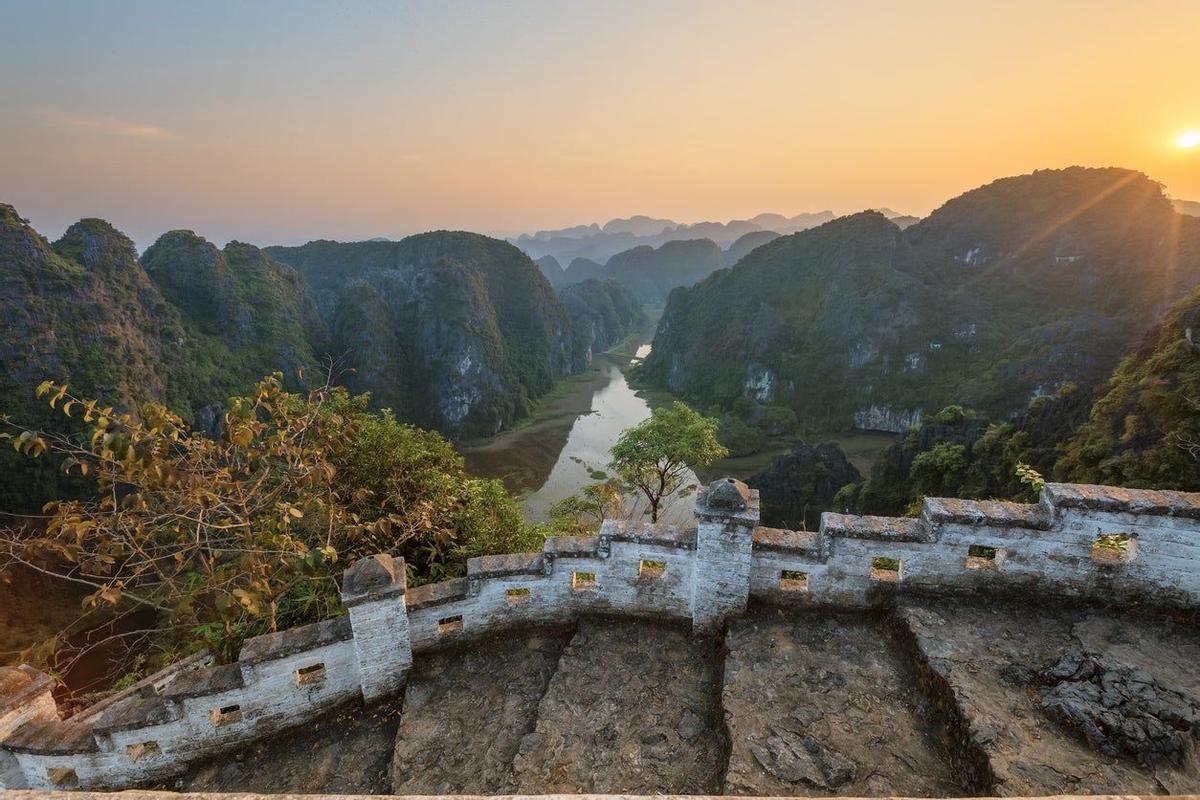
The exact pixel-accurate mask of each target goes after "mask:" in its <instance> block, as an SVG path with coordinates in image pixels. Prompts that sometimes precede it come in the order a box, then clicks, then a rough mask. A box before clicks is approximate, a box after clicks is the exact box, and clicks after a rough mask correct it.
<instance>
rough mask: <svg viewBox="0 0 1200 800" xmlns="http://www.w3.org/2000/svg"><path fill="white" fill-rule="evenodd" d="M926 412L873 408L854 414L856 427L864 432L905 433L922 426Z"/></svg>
mask: <svg viewBox="0 0 1200 800" xmlns="http://www.w3.org/2000/svg"><path fill="white" fill-rule="evenodd" d="M923 414H924V411H923V410H922V409H920V408H909V409H894V408H891V407H888V406H871V407H869V408H863V409H859V410H858V411H855V412H854V427H855V428H858V429H859V430H864V431H887V432H889V433H904V432H905V431H907V430H908V429H909V428H915V427H917V426H918V425H920V424H921V417H922V416H923Z"/></svg>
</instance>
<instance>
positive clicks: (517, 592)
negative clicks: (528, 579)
mask: <svg viewBox="0 0 1200 800" xmlns="http://www.w3.org/2000/svg"><path fill="white" fill-rule="evenodd" d="M530 594H531V592H530V591H529V587H528V586H522V587H520V588H517V589H509V590H508V591H506V592H505V593H504V599H505V600H507V601H508V602H509V605H512V604H515V603H524V602H525V601H526V600H528V599H529V595H530Z"/></svg>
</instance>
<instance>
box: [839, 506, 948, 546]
mask: <svg viewBox="0 0 1200 800" xmlns="http://www.w3.org/2000/svg"><path fill="white" fill-rule="evenodd" d="M821 533H822V534H823V535H828V536H840V537H842V538H843V539H878V540H880V541H888V542H922V541H925V538H926V537H925V532H924V530H923V529H922V526H921V522H920V520H918V519H916V518H914V517H872V516H857V515H854V514H834V513H833V512H830V511H826V512H825V513H824V514H822V515H821Z"/></svg>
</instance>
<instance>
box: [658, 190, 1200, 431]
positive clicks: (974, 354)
mask: <svg viewBox="0 0 1200 800" xmlns="http://www.w3.org/2000/svg"><path fill="white" fill-rule="evenodd" d="M1198 282H1200V221H1198V220H1196V219H1195V218H1191V217H1181V216H1180V215H1179V214H1177V213H1176V212H1175V210H1174V209H1173V208H1172V205H1171V203H1170V201H1169V200H1168V199H1167V198H1166V197H1164V196H1163V194H1162V190H1161V187H1159V186H1158V185H1157V184H1155V183H1154V182H1153V181H1150V180H1149V179H1148V178H1146V177H1145V176H1143V175H1141V174H1139V173H1135V172H1130V171H1128V170H1119V169H1084V168H1070V169H1065V170H1046V171H1041V172H1037V173H1034V174H1032V175H1025V176H1020V177H1016V178H1007V179H1004V180H1000V181H996V182H994V183H992V184H989V185H988V186H984V187H981V188H979V189H976V190H974V191H971V192H968V193H966V194H964V195H962V196H961V197H958V198H955V199H954V200H951V201H950V202H948V203H946V204H945V205H944V206H943V207H942V208H940V209H938V210H937V211H935V212H934V213H933V214H931V215H930V216H929V217H927V218H926V219H924V220H921V221H920V222H918V223H916V224H914V225H911V226H910V227H907V228H904V229H903V230H902V229H901V228H900V227H899V226H898V225H897V224H896V223H895V222H893V221H890V220H888V219H886V218H885V217H884V215H882V214H879V213H876V212H865V213H862V214H856V215H853V216H849V217H843V218H840V219H836V220H834V221H832V222H830V223H828V224H826V225H822V226H821V227H819V228H815V229H813V230H809V231H804V232H801V233H797V234H793V235H791V236H783V237H780V238H778V239H775V240H773V241H770V242H767V243H766V244H762V245H760V246H759V247H757V248H755V249H754V250H752V251H751V252H749V253H748V254H746V255H745V256H743V257H742V258H741V260H740V261H739V262H738V267H737V269H734V270H730V271H722V272H717V273H715V274H714V275H712V276H710V277H709V278H707V279H705V280H704V281H702V282H701V283H699V284H697V285H696V286H694V287H692V288H690V289H687V290H682V291H678V292H676V293H675V294H674V295H673V296H672V298H671V300H670V301H669V302H668V304H667V308H666V310H665V311H664V314H663V317H662V322H661V324H660V327H659V330H658V333H657V335H656V336H655V341H654V350H653V352H652V354H651V356H650V357H649V358H648V359H647V362H646V366H645V369H644V374H645V375H646V376H647V377H649V378H651V379H652V380H655V381H658V382H660V383H661V384H662V385H665V386H667V387H669V388H671V389H672V390H673V391H676V392H678V393H682V394H683V395H684V396H685V398H686V399H689V400H691V401H693V402H695V403H697V404H699V405H700V406H702V407H709V406H711V405H713V404H717V405H719V406H720V407H722V408H730V407H732V405H733V403H735V402H736V401H737V400H738V399H740V398H742V397H754V396H755V395H756V394H757V393H758V392H759V391H760V388H759V387H758V386H757V384H755V383H753V382H750V383H747V382H746V381H745V380H744V379H745V375H744V370H745V368H746V365H747V364H749V363H754V364H758V365H761V367H762V368H764V369H766V370H769V371H770V373H771V374H772V375H774V376H775V378H776V381H775V390H774V392H775V393H774V397H773V400H772V402H774V403H781V404H786V405H789V406H791V407H792V408H793V410H794V411H795V412H796V414H797V416H798V417H800V418H801V419H804V420H807V421H810V422H811V424H813V425H825V426H828V427H829V428H831V429H836V428H842V427H846V426H849V425H851V424H855V425H857V426H862V427H873V428H880V429H884V430H899V429H902V428H906V427H908V426H909V425H911V424H912V422H913V420H914V418H915V414H916V412H918V411H923V412H925V413H936V411H937V410H938V409H940V408H942V407H944V406H946V405H950V404H952V403H959V404H963V405H968V406H970V407H973V408H976V409H978V410H980V411H982V412H984V413H985V414H987V415H988V416H990V417H992V418H994V419H1004V418H1007V417H1008V416H1010V415H1011V414H1013V413H1016V412H1019V411H1020V410H1021V409H1022V408H1023V407H1024V406H1025V404H1026V403H1027V402H1028V401H1029V400H1030V399H1031V398H1032V397H1034V396H1035V395H1037V394H1045V393H1053V392H1054V391H1056V390H1058V389H1059V388H1061V387H1062V386H1063V384H1064V383H1066V382H1068V381H1074V382H1076V383H1080V384H1081V385H1083V386H1085V387H1087V386H1090V385H1093V384H1096V383H1098V382H1100V381H1102V380H1103V379H1105V378H1106V377H1107V376H1108V375H1109V374H1110V373H1111V371H1112V370H1113V368H1114V367H1115V366H1116V364H1117V361H1118V360H1119V358H1120V356H1121V354H1123V353H1125V352H1127V351H1128V350H1129V349H1130V348H1131V347H1132V346H1133V345H1134V344H1135V343H1136V342H1137V340H1138V338H1139V337H1140V335H1141V334H1142V332H1143V331H1144V330H1145V329H1146V328H1147V327H1148V325H1149V324H1150V323H1151V322H1152V321H1153V320H1156V319H1158V318H1160V317H1161V315H1162V314H1163V313H1164V312H1165V310H1166V308H1167V307H1168V306H1169V304H1170V303H1171V302H1172V301H1174V300H1176V299H1178V298H1180V297H1181V296H1183V295H1184V294H1185V293H1186V292H1187V291H1190V290H1191V289H1193V288H1194V286H1195V285H1196V284H1197V283H1198ZM1101 296H1102V297H1104V298H1106V300H1105V301H1104V304H1103V307H1100V306H1098V305H1097V298H1098V297H1101ZM762 305H766V306H769V307H770V308H772V309H773V310H774V311H775V312H776V313H777V315H778V317H779V320H780V324H779V325H778V326H776V329H775V331H774V334H773V335H772V336H771V337H769V338H768V339H765V340H764V338H763V337H762V336H761V335H760V331H761V328H760V326H759V325H758V324H757V322H756V320H757V319H758V317H759V316H760V314H759V308H760V306H762Z"/></svg>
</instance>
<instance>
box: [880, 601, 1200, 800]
mask: <svg viewBox="0 0 1200 800" xmlns="http://www.w3.org/2000/svg"><path fill="white" fill-rule="evenodd" d="M899 613H900V615H901V617H902V619H903V620H904V621H905V622H906V623H907V624H908V625H909V627H910V628H911V630H912V631H913V633H914V634H915V637H916V642H917V646H918V648H919V651H920V653H921V655H922V656H923V657H924V658H925V660H926V661H927V662H928V665H929V667H930V668H931V669H932V670H933V671H934V672H935V673H937V674H938V675H940V676H941V677H942V678H944V679H945V681H946V683H947V684H948V685H949V687H950V691H951V692H952V693H953V697H954V701H955V703H956V705H957V706H958V708H959V709H960V711H961V713H962V714H963V717H964V719H965V721H966V723H967V728H968V732H969V738H970V742H971V744H973V745H974V746H976V747H978V748H979V749H980V750H981V751H982V753H983V754H984V755H985V757H986V758H987V760H988V763H989V766H990V769H991V772H992V773H993V774H994V776H995V786H994V792H995V793H996V794H998V795H1019V794H1062V793H1088V794H1092V793H1096V794H1099V793H1104V792H1113V791H1123V792H1130V793H1138V792H1162V791H1164V790H1165V791H1167V792H1169V793H1172V794H1175V793H1185V792H1189V791H1196V790H1197V789H1200V766H1198V765H1197V759H1196V755H1195V744H1194V740H1192V738H1191V737H1190V736H1188V737H1181V738H1182V739H1183V740H1184V741H1183V742H1180V744H1181V750H1179V751H1177V752H1176V753H1175V754H1174V755H1173V756H1172V757H1170V758H1167V759H1162V760H1160V762H1159V763H1158V764H1157V765H1155V766H1144V765H1141V764H1139V763H1138V761H1137V753H1129V752H1124V753H1123V754H1122V755H1121V756H1119V757H1118V756H1117V755H1116V752H1117V751H1118V750H1122V749H1123V744H1122V736H1121V734H1117V735H1116V736H1115V737H1112V738H1110V737H1109V736H1107V735H1105V734H1104V733H1103V731H1101V732H1100V736H1099V739H1098V740H1097V741H1098V744H1099V743H1100V742H1102V741H1107V745H1106V747H1107V749H1108V750H1110V751H1111V752H1110V753H1106V752H1103V751H1102V750H1101V749H1098V748H1097V747H1096V746H1093V745H1092V744H1089V743H1088V738H1087V733H1086V732H1084V733H1083V735H1080V733H1079V732H1076V731H1074V730H1068V729H1065V728H1064V727H1063V725H1062V724H1061V723H1060V722H1059V720H1060V719H1063V717H1064V714H1066V715H1067V716H1068V717H1070V718H1072V719H1074V720H1075V724H1087V720H1088V719H1089V715H1092V714H1103V713H1105V712H1106V711H1111V709H1112V708H1117V707H1119V706H1121V705H1122V703H1123V702H1127V701H1128V699H1129V695H1131V694H1137V693H1139V692H1143V691H1146V690H1147V689H1149V688H1153V690H1154V693H1155V695H1156V696H1157V695H1158V694H1159V692H1163V693H1164V695H1165V696H1166V697H1170V698H1172V699H1173V700H1175V701H1176V702H1182V703H1188V704H1191V706H1193V707H1194V704H1195V703H1196V701H1197V699H1198V698H1200V691H1198V689H1200V686H1198V682H1200V670H1198V669H1197V667H1196V665H1197V664H1200V631H1197V630H1196V629H1195V628H1192V627H1190V626H1185V625H1178V624H1171V623H1169V622H1167V621H1163V620H1159V619H1155V618H1146V617H1129V616H1122V615H1119V614H1114V613H1108V612H1103V611H1095V610H1086V609H1079V608H1073V607H1069V606H1056V607H1051V606H1043V607H1040V608H1037V609H1036V611H1034V610H1033V609H1031V607H1030V606H1028V605H1019V604H997V603H995V602H988V603H980V602H959V603H946V602H936V601H928V602H911V601H910V602H905V603H904V604H903V605H902V608H901V610H900V612H899ZM1084 652H1100V653H1104V664H1103V665H1102V666H1100V665H1095V664H1091V665H1089V666H1085V665H1083V663H1082V660H1080V662H1079V663H1077V664H1075V665H1074V668H1072V660H1073V658H1074V657H1075V656H1078V655H1079V654H1081V653H1084ZM1064 656H1068V658H1066V659H1064ZM1118 664H1119V665H1120V666H1119V667H1118V666H1116V665H1118ZM1096 666H1100V669H1099V673H1098V675H1099V681H1100V683H1099V684H1093V683H1092V682H1091V681H1092V678H1093V677H1094V676H1096V674H1097V670H1096V669H1094V668H1093V667H1096ZM1043 671H1045V672H1044V673H1043ZM1068 672H1069V674H1068ZM1039 673H1041V674H1044V675H1045V679H1048V680H1050V681H1051V683H1052V685H1051V687H1046V688H1049V689H1050V690H1051V691H1049V692H1042V693H1040V694H1039V687H1038V683H1039V679H1038V675H1039ZM1057 675H1061V676H1064V677H1061V678H1056V677H1055V676H1057ZM1085 676H1087V677H1086V679H1085ZM1106 679H1107V684H1108V686H1107V688H1108V694H1109V696H1108V697H1107V698H1106V697H1105V687H1104V683H1105V680H1106ZM1145 679H1149V680H1148V681H1146V680H1145ZM1084 683H1087V684H1088V685H1090V686H1094V687H1095V688H1097V689H1099V692H1098V693H1097V696H1096V700H1097V701H1098V702H1099V705H1100V706H1101V707H1105V701H1106V699H1107V701H1108V702H1113V703H1114V705H1113V706H1111V707H1106V708H1105V711H1100V710H1099V709H1098V708H1097V707H1096V706H1095V705H1091V704H1087V703H1081V702H1080V701H1081V700H1082V699H1084V698H1088V697H1090V695H1091V690H1090V689H1087V688H1085V687H1084V686H1083V684H1084ZM1072 684H1074V685H1073V686H1072ZM1139 684H1140V686H1139ZM1056 686H1057V687H1061V688H1060V689H1059V691H1057V692H1054V691H1053V689H1054V687H1056ZM1043 698H1044V699H1043ZM1123 698H1124V700H1123ZM1184 698H1186V699H1184ZM1046 707H1049V708H1050V709H1051V711H1052V712H1053V716H1052V714H1051V713H1048V712H1047V708H1046ZM1154 708H1155V709H1156V710H1158V709H1157V707H1154ZM1122 721H1123V722H1134V720H1131V719H1128V718H1126V719H1125V720H1122ZM1142 721H1143V722H1144V721H1145V720H1144V719H1143V720H1142ZM1134 724H1135V725H1136V724H1137V723H1136V722H1134ZM1138 735H1139V734H1138V733H1137V732H1136V731H1134V730H1133V728H1132V727H1131V728H1130V729H1129V731H1128V739H1132V740H1134V741H1136V740H1137V738H1138ZM1144 749H1147V750H1149V749H1150V745H1149V743H1146V744H1145V745H1144Z"/></svg>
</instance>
